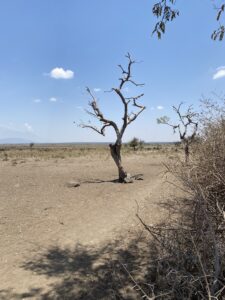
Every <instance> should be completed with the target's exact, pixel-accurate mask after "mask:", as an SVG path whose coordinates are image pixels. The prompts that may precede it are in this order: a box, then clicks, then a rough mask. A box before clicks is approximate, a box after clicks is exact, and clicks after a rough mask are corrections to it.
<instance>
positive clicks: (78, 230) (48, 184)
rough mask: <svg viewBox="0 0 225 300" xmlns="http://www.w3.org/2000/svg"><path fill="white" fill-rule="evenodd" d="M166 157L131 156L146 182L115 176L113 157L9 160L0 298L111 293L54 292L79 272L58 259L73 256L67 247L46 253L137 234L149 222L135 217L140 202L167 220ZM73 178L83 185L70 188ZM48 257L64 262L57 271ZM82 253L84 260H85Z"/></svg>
mask: <svg viewBox="0 0 225 300" xmlns="http://www.w3.org/2000/svg"><path fill="white" fill-rule="evenodd" d="M161 161H162V157H160V156H153V155H152V154H149V155H147V156H145V155H135V154H134V155H129V156H127V157H125V159H124V165H125V166H126V169H127V170H128V171H129V172H130V173H131V174H138V173H143V174H144V180H143V181H135V182H134V183H133V184H118V183H115V182H113V180H114V179H115V178H116V175H117V174H116V168H115V166H114V163H113V162H112V161H111V159H110V158H109V157H105V156H104V157H97V156H96V157H95V156H92V157H91V156H87V157H77V158H67V159H61V160H58V161H56V160H53V159H49V160H46V161H44V160H41V161H35V159H30V160H26V161H25V162H21V163H20V162H18V163H17V164H16V165H13V164H12V162H10V161H1V162H0V170H1V177H0V278H1V280H0V299H4V300H5V299H111V298H110V297H109V296H108V297H107V296H106V298H104V296H101V297H100V296H98V297H97V296H95V297H94V296H93V295H94V294H93V293H92V295H89V296H86V297H84V296H79V297H78V296H71V295H72V294H70V293H69V291H68V290H66V292H64V293H63V292H62V291H61V292H60V293H61V294H60V293H58V294H53V292H52V291H51V292H49V293H48V291H50V290H51V289H53V285H54V284H56V283H57V284H58V283H59V280H62V277H63V276H68V272H70V273H69V275H70V276H71V273H72V270H70V269H68V268H67V269H66V270H65V267H64V269H63V270H61V271H60V268H61V267H62V265H59V264H58V263H59V261H60V259H61V261H62V257H63V259H64V263H65V252H63V253H64V254H59V253H57V255H56V254H55V255H56V256H57V257H58V258H57V259H58V260H55V256H54V253H53V254H51V255H53V256H54V257H52V256H50V254H48V256H46V255H45V256H44V257H45V258H43V257H42V258H41V255H42V254H43V253H47V252H48V251H49V249H64V250H65V249H67V250H68V249H75V248H76V247H82V249H86V250H85V251H88V250H87V249H89V250H90V251H95V250H96V249H100V248H101V247H103V245H112V244H113V243H114V242H115V241H118V237H121V236H122V237H123V238H122V239H124V240H125V239H126V238H127V236H128V235H129V233H131V232H135V231H136V232H138V231H139V230H140V229H141V226H140V223H139V222H138V220H137V218H136V217H135V214H136V212H137V203H138V206H139V214H140V215H142V216H143V218H144V219H145V220H146V221H147V222H149V223H157V222H159V221H160V219H161V218H162V216H163V210H161V211H160V209H159V207H158V206H157V203H158V202H160V201H161V200H162V198H164V197H165V195H166V194H167V187H165V185H164V184H163V181H164V178H163V176H162V171H163V167H162V165H161ZM71 180H73V181H77V182H80V184H81V185H80V186H79V187H68V186H67V182H69V181H71ZM101 249H102V248H101ZM64 250H63V251H64ZM55 251H56V250H55ZM68 251H72V250H68ZM53 252H54V251H53ZM105 252H107V251H105ZM60 255H61V256H60ZM39 258H40V259H39ZM38 259H39V262H38V264H37V261H38ZM44 259H45V260H46V259H47V260H48V262H50V264H52V263H53V261H54V263H55V264H56V267H55V269H54V271H55V276H54V274H53V273H54V272H53V271H52V273H51V270H49V269H48V271H46V262H43V261H44ZM66 259H67V260H68V261H67V263H68V265H70V264H69V262H70V260H71V259H72V262H73V264H75V262H74V258H71V257H70V258H69V259H68V258H66ZM80 259H81V260H82V259H83V261H82V262H83V263H84V260H85V259H84V258H80ZM78 260H79V258H78ZM35 262H36V265H35ZM78 263H79V262H78ZM80 263H81V262H80ZM85 264H87V262H85ZM60 266H61V267H60ZM85 266H86V265H85ZM42 267H43V268H42ZM51 267H52V265H51ZM51 267H50V269H51ZM86 267H87V266H86ZM41 268H42V269H43V270H44V271H43V270H42V271H40V269H41ZM69 268H70V267H69ZM92 268H93V266H92ZM74 270H75V271H76V272H77V269H74ZM75 271H73V273H75ZM84 272H85V271H83V273H81V274H82V275H83V276H84V277H85V276H87V274H84ZM85 280H86V279H85ZM85 282H86V281H85ZM67 284H68V283H67ZM64 291H65V286H64ZM70 292H71V290H70ZM46 293H48V294H46ZM103 294H104V293H103ZM43 295H45V296H43ZM74 295H75V294H74ZM77 295H78V294H77ZM79 295H81V294H79ZM96 295H97V294H96ZM99 295H100V294H99ZM101 295H102V294H101ZM82 297H83V298H82ZM96 297H97V298H96ZM112 299H120V298H116V296H115V298H112ZM124 299H131V298H124ZM137 299H138V298H137Z"/></svg>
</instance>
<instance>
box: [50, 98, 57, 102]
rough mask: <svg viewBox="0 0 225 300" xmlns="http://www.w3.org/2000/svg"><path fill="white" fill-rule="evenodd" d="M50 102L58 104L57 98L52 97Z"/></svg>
mask: <svg viewBox="0 0 225 300" xmlns="http://www.w3.org/2000/svg"><path fill="white" fill-rule="evenodd" d="M49 101H50V102H56V101H57V99H56V98H55V97H51V98H49Z"/></svg>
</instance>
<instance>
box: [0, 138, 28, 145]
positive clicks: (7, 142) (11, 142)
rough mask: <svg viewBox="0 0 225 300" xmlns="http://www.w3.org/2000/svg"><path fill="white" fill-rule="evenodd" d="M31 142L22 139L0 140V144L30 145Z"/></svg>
mask: <svg viewBox="0 0 225 300" xmlns="http://www.w3.org/2000/svg"><path fill="white" fill-rule="evenodd" d="M32 142H33V141H31V140H27V139H23V138H8V139H0V144H1V145H2V144H7V145H8V144H30V143H32Z"/></svg>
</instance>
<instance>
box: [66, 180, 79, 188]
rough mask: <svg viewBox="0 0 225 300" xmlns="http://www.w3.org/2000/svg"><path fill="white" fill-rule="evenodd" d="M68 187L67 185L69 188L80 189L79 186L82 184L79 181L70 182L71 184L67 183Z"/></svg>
mask: <svg viewBox="0 0 225 300" xmlns="http://www.w3.org/2000/svg"><path fill="white" fill-rule="evenodd" d="M66 185H67V187H78V186H80V183H79V182H77V181H69V182H67V184H66Z"/></svg>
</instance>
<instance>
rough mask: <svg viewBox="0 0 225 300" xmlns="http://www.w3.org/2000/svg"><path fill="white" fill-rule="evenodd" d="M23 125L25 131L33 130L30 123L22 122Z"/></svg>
mask: <svg viewBox="0 0 225 300" xmlns="http://www.w3.org/2000/svg"><path fill="white" fill-rule="evenodd" d="M23 125H24V126H25V128H26V130H27V131H29V132H33V128H32V126H31V125H30V124H28V123H24V124H23Z"/></svg>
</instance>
